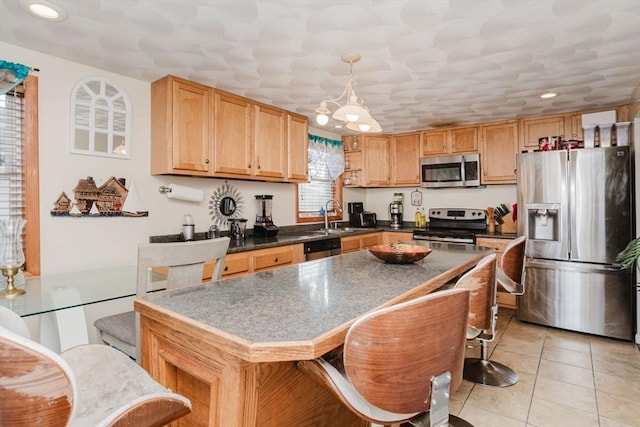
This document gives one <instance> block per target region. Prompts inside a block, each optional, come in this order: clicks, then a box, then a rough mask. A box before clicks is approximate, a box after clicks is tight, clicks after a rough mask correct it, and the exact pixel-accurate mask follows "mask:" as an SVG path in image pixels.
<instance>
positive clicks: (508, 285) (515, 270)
mask: <svg viewBox="0 0 640 427" xmlns="http://www.w3.org/2000/svg"><path fill="white" fill-rule="evenodd" d="M526 243H527V237H526V236H520V237H518V238H517V239H514V240H512V241H511V242H509V244H508V245H507V247H506V248H505V249H504V252H503V253H502V258H501V260H500V266H501V267H499V268H498V270H497V271H496V277H497V279H498V284H499V285H500V286H501V287H502V288H503V289H504V290H505V291H507V292H509V293H511V294H513V295H523V294H524V282H525V270H524V253H525V247H526Z"/></svg>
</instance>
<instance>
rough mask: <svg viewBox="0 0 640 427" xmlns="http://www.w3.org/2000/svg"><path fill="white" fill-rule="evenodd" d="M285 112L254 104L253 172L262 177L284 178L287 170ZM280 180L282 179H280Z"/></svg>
mask: <svg viewBox="0 0 640 427" xmlns="http://www.w3.org/2000/svg"><path fill="white" fill-rule="evenodd" d="M286 124H287V114H286V112H285V111H284V110H281V109H279V108H274V107H269V106H267V105H264V104H256V105H255V106H254V137H253V144H254V159H253V163H254V164H255V168H254V169H253V174H254V175H255V176H257V177H262V178H284V177H285V173H286V170H287V154H288V153H287V144H286V141H287V134H286ZM280 180H282V179H280Z"/></svg>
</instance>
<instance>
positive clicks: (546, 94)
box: [540, 92, 558, 99]
mask: <svg viewBox="0 0 640 427" xmlns="http://www.w3.org/2000/svg"><path fill="white" fill-rule="evenodd" d="M556 96H558V94H557V93H553V92H548V93H543V94H542V95H540V98H542V99H549V98H555V97H556Z"/></svg>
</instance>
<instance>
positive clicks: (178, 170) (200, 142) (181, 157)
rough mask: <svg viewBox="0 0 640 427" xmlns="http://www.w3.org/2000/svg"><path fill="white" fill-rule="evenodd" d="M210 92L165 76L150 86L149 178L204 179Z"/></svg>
mask: <svg viewBox="0 0 640 427" xmlns="http://www.w3.org/2000/svg"><path fill="white" fill-rule="evenodd" d="M212 98H213V90H212V89H211V88H209V87H207V86H204V85H200V84H197V83H193V82H189V81H187V80H183V79H179V78H177V77H173V76H167V77H165V78H163V79H160V80H158V81H156V82H153V83H152V84H151V174H152V175H157V174H167V173H170V174H176V175H205V176H206V175H208V174H209V171H210V160H211V154H212V152H213V109H214V106H213V102H212Z"/></svg>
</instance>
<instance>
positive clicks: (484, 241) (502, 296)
mask: <svg viewBox="0 0 640 427" xmlns="http://www.w3.org/2000/svg"><path fill="white" fill-rule="evenodd" d="M509 242H511V239H496V238H491V237H478V238H477V239H476V245H478V246H485V247H487V248H492V249H493V250H495V251H496V256H497V257H498V265H500V259H501V258H502V253H503V252H504V250H505V248H506V247H507V245H508V244H509ZM496 300H497V302H498V306H500V307H504V308H512V309H516V308H518V301H517V298H516V296H515V295H513V294H510V293H509V292H505V291H503V290H502V288H501V287H500V286H499V285H498V292H497V294H496Z"/></svg>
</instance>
